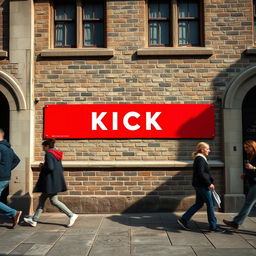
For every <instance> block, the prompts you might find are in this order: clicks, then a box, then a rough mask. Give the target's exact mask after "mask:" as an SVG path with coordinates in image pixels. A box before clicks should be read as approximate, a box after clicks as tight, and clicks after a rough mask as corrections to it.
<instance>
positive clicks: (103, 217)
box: [86, 216, 105, 256]
mask: <svg viewBox="0 0 256 256" xmlns="http://www.w3.org/2000/svg"><path fill="white" fill-rule="evenodd" d="M104 219H105V216H102V218H101V221H100V224H99V226H98V228H97V231H96V232H95V235H94V238H93V241H92V245H91V248H90V249H89V250H88V253H87V254H86V256H89V255H90V253H91V250H92V248H93V246H94V242H95V241H96V238H97V237H98V233H99V230H100V228H101V226H102V223H103V221H104Z"/></svg>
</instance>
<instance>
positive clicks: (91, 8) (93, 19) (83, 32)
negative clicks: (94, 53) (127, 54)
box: [51, 0, 105, 48]
mask: <svg viewBox="0 0 256 256" xmlns="http://www.w3.org/2000/svg"><path fill="white" fill-rule="evenodd" d="M104 2H105V1H103V0H89V1H87V0H84V1H83V0H56V1H54V4H53V20H54V29H53V32H52V35H53V37H54V41H53V40H52V43H51V44H52V46H53V47H55V48H64V47H66V48H74V47H78V48H82V47H104V45H105V38H104V33H105V6H104Z"/></svg>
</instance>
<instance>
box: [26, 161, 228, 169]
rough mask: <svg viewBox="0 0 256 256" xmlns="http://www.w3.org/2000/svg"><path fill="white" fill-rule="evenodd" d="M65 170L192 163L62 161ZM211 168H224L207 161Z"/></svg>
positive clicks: (149, 166) (167, 165)
mask: <svg viewBox="0 0 256 256" xmlns="http://www.w3.org/2000/svg"><path fill="white" fill-rule="evenodd" d="M39 163H40V162H39V161H35V162H33V163H32V164H31V167H32V168H36V167H38V165H39ZM62 164H63V166H64V167H65V168H84V167H86V168H125V167H128V168H133V167H134V168H136V167H137V168H166V167H167V168H168V167H186V168H188V167H192V164H193V161H63V162H62ZM209 165H210V166H211V167H224V163H223V162H222V161H220V160H209Z"/></svg>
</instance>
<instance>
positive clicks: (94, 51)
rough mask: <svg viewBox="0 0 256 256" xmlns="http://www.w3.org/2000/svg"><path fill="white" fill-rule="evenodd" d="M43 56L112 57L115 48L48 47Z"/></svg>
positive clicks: (42, 53) (43, 51) (41, 54)
mask: <svg viewBox="0 0 256 256" xmlns="http://www.w3.org/2000/svg"><path fill="white" fill-rule="evenodd" d="M40 56H41V57H100V56H103V57H106V56H108V57H112V56H114V50H113V49H109V48H90V49H89V48H88V49H86V48H82V49H77V48H76V49H66V48H63V49H47V50H42V51H41V53H40Z"/></svg>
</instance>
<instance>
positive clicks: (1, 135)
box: [0, 128, 4, 140]
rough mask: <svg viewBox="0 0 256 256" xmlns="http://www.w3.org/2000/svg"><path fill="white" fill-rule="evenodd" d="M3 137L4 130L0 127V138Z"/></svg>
mask: <svg viewBox="0 0 256 256" xmlns="http://www.w3.org/2000/svg"><path fill="white" fill-rule="evenodd" d="M3 139H4V130H3V129H2V128H0V140H3Z"/></svg>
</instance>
